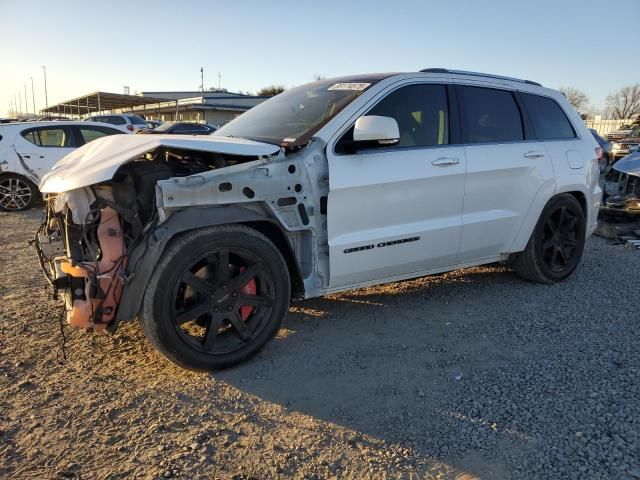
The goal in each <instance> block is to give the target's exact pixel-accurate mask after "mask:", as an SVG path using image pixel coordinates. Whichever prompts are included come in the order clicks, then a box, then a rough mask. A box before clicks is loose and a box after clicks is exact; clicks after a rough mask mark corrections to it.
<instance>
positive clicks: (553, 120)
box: [521, 93, 576, 140]
mask: <svg viewBox="0 0 640 480" xmlns="http://www.w3.org/2000/svg"><path fill="white" fill-rule="evenodd" d="M521 98H522V102H523V103H524V108H526V109H527V113H528V114H529V117H530V118H531V121H532V122H533V128H534V130H535V132H536V138H537V139H538V140H557V139H562V138H575V136H576V132H575V130H574V129H573V127H572V126H571V122H569V119H568V118H567V116H566V115H565V113H564V110H562V107H560V105H558V104H557V103H556V101H555V100H553V99H551V98H548V97H541V96H540V95H532V94H530V93H522V94H521Z"/></svg>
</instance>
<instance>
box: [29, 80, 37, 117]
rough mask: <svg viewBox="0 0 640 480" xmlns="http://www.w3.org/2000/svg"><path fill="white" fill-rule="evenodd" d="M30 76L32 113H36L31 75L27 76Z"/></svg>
mask: <svg viewBox="0 0 640 480" xmlns="http://www.w3.org/2000/svg"><path fill="white" fill-rule="evenodd" d="M29 78H31V101H32V102H33V114H34V115H35V114H36V95H35V93H34V90H33V77H29Z"/></svg>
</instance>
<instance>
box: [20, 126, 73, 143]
mask: <svg viewBox="0 0 640 480" xmlns="http://www.w3.org/2000/svg"><path fill="white" fill-rule="evenodd" d="M22 136H23V137H24V138H25V139H26V140H27V141H28V142H31V143H33V144H34V145H37V146H38V147H69V135H67V132H66V130H64V129H63V128H59V127H58V128H56V127H47V128H34V129H32V130H27V131H26V132H24V133H23V134H22Z"/></svg>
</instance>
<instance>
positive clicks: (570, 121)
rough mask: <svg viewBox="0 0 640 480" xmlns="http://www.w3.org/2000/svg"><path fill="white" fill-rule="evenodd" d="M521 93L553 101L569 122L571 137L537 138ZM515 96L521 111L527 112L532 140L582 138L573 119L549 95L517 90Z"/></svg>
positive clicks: (552, 140)
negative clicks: (517, 98)
mask: <svg viewBox="0 0 640 480" xmlns="http://www.w3.org/2000/svg"><path fill="white" fill-rule="evenodd" d="M523 95H534V96H536V97H542V98H546V99H548V100H551V101H552V102H554V103H555V104H556V105H557V106H558V108H559V109H560V111H561V112H562V114H563V115H564V118H565V119H566V120H567V122H568V123H569V126H570V127H571V130H573V137H561V138H538V134H537V132H536V130H535V123H534V121H533V118H531V116H530V115H529V113H528V110H527V107H526V104H525V102H524V97H523ZM517 96H518V97H519V101H520V103H521V105H522V109H523V111H525V112H527V116H528V118H529V119H530V122H531V129H532V131H533V135H534V140H536V141H539V142H568V141H571V140H579V139H581V138H582V137H581V135H580V130H579V129H578V128H576V126H575V125H574V123H573V121H572V120H571V117H570V116H569V115H567V112H566V111H565V109H564V108H563V107H562V105H561V104H560V103H559V102H558V101H557V100H556V99H555V98H553V97H550V96H549V95H540V94H539V93H533V92H523V91H519V92H517ZM589 134H590V135H591V132H589ZM596 142H597V140H596Z"/></svg>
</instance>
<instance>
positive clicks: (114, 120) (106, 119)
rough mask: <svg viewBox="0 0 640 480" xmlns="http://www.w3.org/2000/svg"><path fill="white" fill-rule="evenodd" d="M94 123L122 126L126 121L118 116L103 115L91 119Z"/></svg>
mask: <svg viewBox="0 0 640 480" xmlns="http://www.w3.org/2000/svg"><path fill="white" fill-rule="evenodd" d="M92 120H93V121H94V122H103V123H110V124H111V125H124V124H125V123H127V122H126V120H125V119H124V118H122V117H120V116H118V115H104V116H101V117H93V118H92Z"/></svg>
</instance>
